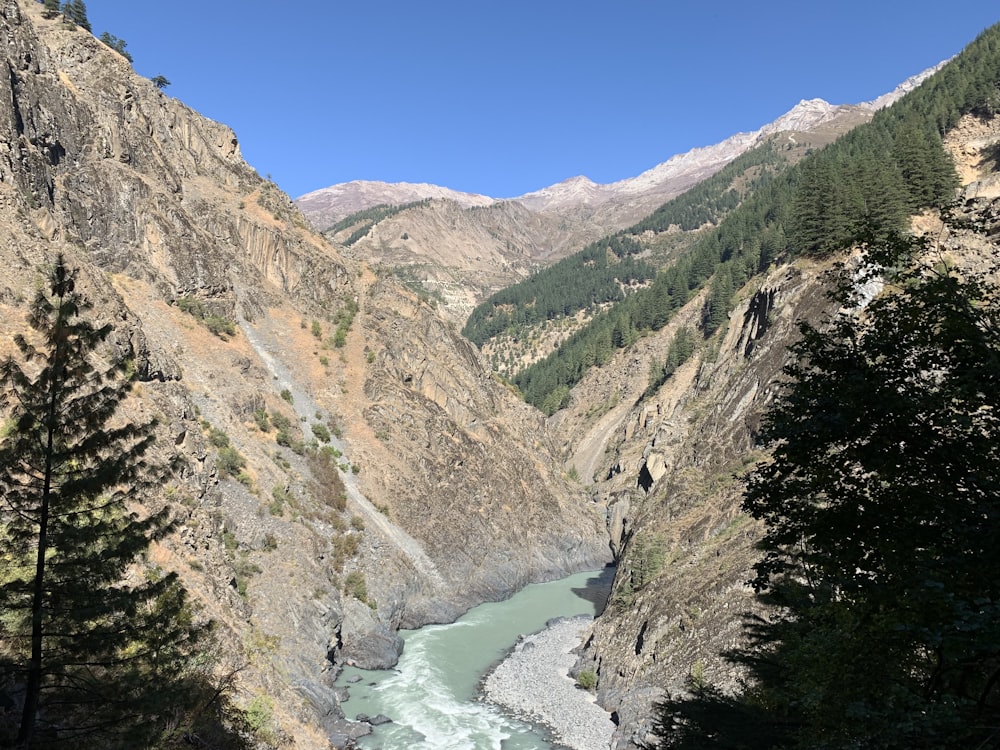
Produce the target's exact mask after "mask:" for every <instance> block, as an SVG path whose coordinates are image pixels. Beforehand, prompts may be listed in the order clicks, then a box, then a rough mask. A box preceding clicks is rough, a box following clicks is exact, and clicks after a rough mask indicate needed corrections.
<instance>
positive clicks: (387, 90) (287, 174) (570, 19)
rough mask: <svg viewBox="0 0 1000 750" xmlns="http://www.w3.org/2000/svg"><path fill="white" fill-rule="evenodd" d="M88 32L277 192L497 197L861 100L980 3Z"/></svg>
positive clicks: (398, 0)
mask: <svg viewBox="0 0 1000 750" xmlns="http://www.w3.org/2000/svg"><path fill="white" fill-rule="evenodd" d="M87 10H88V16H89V19H90V21H91V24H92V26H93V30H94V33H95V34H97V35H99V34H100V33H101V32H102V31H108V32H110V33H111V34H114V35H115V36H117V37H120V38H121V39H124V40H125V41H126V42H127V44H128V50H129V52H130V53H131V54H132V55H133V57H134V58H135V68H136V70H137V71H138V72H139V73H141V74H142V75H145V76H149V77H152V76H155V75H164V76H166V77H167V78H168V79H169V80H170V81H171V83H172V85H171V86H170V87H169V88H168V89H167V93H168V94H170V95H171V96H174V97H177V98H179V99H181V100H182V101H184V102H185V103H186V104H188V105H189V106H191V107H193V108H194V109H196V110H198V111H199V112H201V113H202V114H204V115H206V116H208V117H211V118H212V119H214V120H218V121H220V122H224V123H226V124H227V125H229V126H230V127H232V128H233V129H234V130H235V131H236V134H237V136H238V138H239V141H240V145H241V148H242V151H243V155H244V157H245V158H246V160H247V161H248V162H249V163H250V164H251V165H252V166H254V167H255V168H256V169H257V171H258V172H259V173H260V174H261V175H268V174H269V175H271V177H272V178H273V179H274V181H275V182H277V184H278V185H279V186H280V187H281V188H282V189H283V190H284V191H285V192H287V193H288V194H290V195H291V196H292V197H298V196H300V195H302V194H303V193H306V192H309V191H311V190H316V189H318V188H322V187H326V186H328V185H332V184H335V183H339V182H346V181H348V180H359V179H365V180H385V181H389V182H397V181H407V182H430V183H434V184H438V185H443V186H445V187H450V188H453V189H455V190H463V191H467V192H474V193H484V194H486V195H490V196H493V197H498V198H502V197H512V196H515V195H520V194H523V193H525V192H528V191H531V190H537V189H539V188H542V187H545V186H547V185H551V184H554V183H556V182H559V181H561V180H564V179H566V178H569V177H573V176H575V175H580V174H582V175H586V176H587V177H589V178H591V179H592V180H595V181H596V182H602V183H603V182H612V181H615V180H620V179H623V178H626V177H632V176H635V175H637V174H639V173H640V172H642V171H644V170H646V169H649V168H650V167H652V166H654V165H656V164H658V163H660V162H663V161H666V160H667V159H668V158H670V157H671V156H673V155H675V154H678V153H683V152H685V151H687V150H689V149H691V148H693V147H695V146H706V145H710V144H713V143H717V142H718V141H720V140H723V139H724V138H726V137H728V136H730V135H732V134H733V133H736V132H740V131H747V130H755V129H757V128H759V127H760V126H762V125H764V124H766V123H768V122H770V121H772V120H774V119H775V118H777V117H778V116H780V115H781V114H783V113H784V112H786V111H787V110H789V109H791V108H792V107H793V106H794V105H795V104H796V103H798V101H799V100H800V99H810V98H814V97H820V98H823V99H826V100H827V101H830V102H832V103H834V104H843V103H855V102H860V101H867V100H870V99H874V98H875V97H877V96H879V95H880V94H883V93H885V92H887V91H889V90H891V89H892V88H894V87H895V86H896V85H897V84H898V83H900V82H902V81H903V80H905V79H906V78H908V77H909V76H911V75H914V74H916V73H918V72H920V71H921V70H923V69H925V68H928V67H930V66H932V65H934V64H936V63H938V62H939V61H941V60H943V59H945V58H948V57H951V56H952V55H954V54H956V53H958V52H959V51H961V49H962V48H963V47H965V46H966V45H967V44H968V43H969V42H971V41H972V40H973V39H974V38H975V37H976V36H977V35H978V34H979V33H980V32H981V31H982V30H984V29H985V28H987V27H988V26H990V25H992V24H993V23H996V22H997V21H1000V9H998V8H997V7H995V6H993V3H992V2H974V3H952V4H950V5H949V4H947V3H941V2H940V0H934V2H926V1H925V0H911V1H910V2H906V3H902V2H883V0H864V1H863V2H857V1H855V0H841V2H839V3H813V2H801V0H796V2H786V1H785V0H779V1H776V2H768V1H767V0H765V2H758V3H747V2H729V1H728V0H727V1H726V2H714V3H713V2H702V3H694V2H690V3H688V2H670V1H668V0H617V1H614V0H603V1H601V2H596V1H594V0H573V1H572V2H570V0H531V1H530V2H529V1H527V0H502V1H499V2H498V1H497V0H490V1H489V2H486V1H485V0H422V1H417V2H415V1H414V0H405V1H404V0H381V1H380V0H302V1H301V2H287V1H286V2H276V1H274V2H263V1H262V0H249V1H248V0H243V1H242V2H237V1H236V0H199V1H198V2H193V1H192V0H170V1H169V2H152V1H151V0H88V2H87Z"/></svg>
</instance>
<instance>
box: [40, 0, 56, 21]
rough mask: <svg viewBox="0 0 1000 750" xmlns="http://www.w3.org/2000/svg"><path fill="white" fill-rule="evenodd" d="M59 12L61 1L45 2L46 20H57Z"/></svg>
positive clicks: (44, 12)
mask: <svg viewBox="0 0 1000 750" xmlns="http://www.w3.org/2000/svg"><path fill="white" fill-rule="evenodd" d="M59 12H60V11H59V0H45V7H44V9H43V10H42V15H43V16H44V17H45V18H55V17H56V16H58V15H59Z"/></svg>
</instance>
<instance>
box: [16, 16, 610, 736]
mask: <svg viewBox="0 0 1000 750" xmlns="http://www.w3.org/2000/svg"><path fill="white" fill-rule="evenodd" d="M41 11H42V6H41V5H40V4H38V3H35V2H31V1H29V0H21V1H19V2H16V1H15V0H4V1H3V2H2V4H0V35H2V38H3V41H4V46H3V50H4V51H3V53H2V55H3V56H2V58H0V59H2V60H3V64H4V65H5V66H6V72H5V75H3V76H0V225H2V227H3V232H2V233H0V262H2V263H3V265H4V268H5V273H4V274H3V276H2V277H0V327H2V331H0V333H2V334H3V343H2V349H3V351H7V350H9V348H10V346H9V342H10V337H11V335H12V334H14V333H16V332H18V331H20V330H23V328H24V327H25V325H26V324H25V317H24V313H25V310H26V305H27V301H28V300H30V299H31V298H32V296H33V294H34V289H35V288H36V285H37V284H38V283H39V282H40V280H41V279H43V278H44V277H45V273H46V269H47V268H48V267H49V266H50V264H51V263H52V261H53V259H54V257H55V255H56V253H58V252H62V253H64V254H65V255H66V256H67V258H68V259H69V262H70V264H71V265H72V266H75V267H78V268H79V269H80V282H79V283H80V286H81V287H82V288H83V289H84V290H85V292H86V294H87V295H88V296H89V297H90V298H91V299H92V300H93V301H94V302H95V304H96V309H95V313H94V314H95V315H96V317H97V318H98V319H99V320H101V321H111V322H113V323H114V325H115V333H114V343H113V345H114V347H115V348H116V349H117V350H118V351H119V352H120V353H123V354H126V355H127V356H130V357H132V358H134V359H135V362H136V368H137V371H138V373H139V376H140V382H139V383H137V384H136V386H135V388H134V392H133V398H131V399H130V403H129V409H130V410H131V411H132V413H134V414H143V415H147V416H154V415H155V416H157V417H158V421H159V424H160V425H161V427H160V430H159V435H158V440H157V446H158V447H157V458H158V459H159V460H160V461H161V462H162V463H163V464H164V465H168V466H170V467H172V469H171V473H170V474H169V475H168V476H167V477H166V479H165V480H164V482H163V485H162V492H159V493H156V494H155V495H152V496H149V497H145V498H142V502H143V503H144V505H145V506H146V507H150V508H155V507H162V506H163V505H168V506H170V508H171V510H172V511H173V512H174V514H175V515H176V516H177V517H178V518H179V519H180V521H181V523H180V526H179V529H178V531H177V533H176V534H174V535H173V536H171V537H170V538H168V539H165V540H163V541H162V542H160V543H158V544H156V545H155V547H154V548H153V550H152V552H151V562H154V563H155V564H157V565H160V566H163V567H165V568H168V569H173V570H177V571H178V572H179V573H180V575H181V577H182V579H183V581H184V582H185V584H186V585H187V586H188V588H189V589H190V590H191V592H192V595H193V597H194V598H195V600H196V601H197V602H198V603H199V604H200V606H201V608H202V610H203V612H204V614H205V615H206V616H210V617H212V618H214V619H216V620H217V621H218V622H219V623H220V624H221V625H222V628H221V631H222V634H223V640H224V648H223V657H224V660H225V661H227V662H228V663H229V666H230V667H235V666H243V667H244V669H243V670H242V671H240V672H239V677H238V685H237V694H236V695H235V698H236V701H237V703H239V704H242V705H246V704H247V703H249V702H250V701H251V700H252V699H254V697H255V696H266V697H267V698H269V699H270V700H273V706H274V715H273V717H272V718H271V719H270V722H269V726H268V731H269V732H271V735H272V736H276V737H279V738H282V737H283V738H285V740H286V741H287V743H292V742H294V745H295V747H297V748H327V747H330V746H331V744H333V745H336V746H341V745H343V744H344V743H345V742H346V741H347V737H348V735H349V734H350V733H352V732H354V731H356V730H357V727H354V726H352V725H348V724H347V723H345V722H343V721H342V720H341V719H340V718H339V711H338V699H337V695H336V691H335V690H334V689H333V686H332V677H333V675H334V674H335V672H336V669H337V666H338V665H339V664H341V663H343V662H345V661H346V660H354V661H355V662H357V663H359V664H362V665H367V666H379V665H387V664H390V663H392V662H393V661H394V659H395V656H396V654H397V651H398V648H399V645H398V639H397V638H396V636H395V630H396V628H398V627H400V626H410V627H412V626H416V625H419V624H422V623H425V622H431V621H444V620H450V619H451V618H453V617H455V616H456V615H457V614H458V613H460V612H462V611H463V610H465V609H466V608H468V607H469V606H471V605H473V604H475V603H478V602H480V601H483V600H486V599H497V598H501V597H504V596H506V595H508V594H510V593H511V592H513V591H514V590H516V589H517V588H519V587H521V586H522V585H523V584H525V583H527V582H529V581H532V580H539V579H543V578H549V577H553V576H557V575H560V574H563V573H566V572H569V571H572V570H579V569H582V568H585V567H587V568H590V567H595V566H599V565H600V564H602V563H603V562H605V561H606V559H607V558H608V557H609V552H608V545H607V541H606V533H605V531H604V526H605V524H604V517H603V509H600V508H598V507H597V506H596V505H595V504H594V502H593V501H592V500H591V499H590V498H589V497H588V496H587V495H586V494H585V493H584V492H582V491H581V489H580V488H579V487H578V486H576V485H574V484H573V483H571V482H569V481H567V480H566V479H565V478H564V477H563V474H562V469H561V466H560V464H559V462H557V461H556V460H555V459H554V458H553V457H552V456H553V455H554V454H553V451H552V450H551V448H552V443H551V440H550V437H549V433H548V430H547V426H546V425H545V423H544V422H543V420H542V419H541V418H540V417H539V416H538V415H537V413H535V412H533V411H532V410H530V409H529V408H528V407H527V406H525V405H524V404H523V403H521V402H520V401H519V400H518V399H517V398H516V397H515V396H514V395H513V394H511V393H510V392H509V391H508V390H507V389H506V388H504V387H503V386H502V385H500V384H498V383H497V382H496V381H495V380H494V379H493V377H492V376H491V374H490V373H489V372H488V371H487V370H486V369H484V367H483V365H482V363H481V361H480V359H479V356H478V353H477V352H476V351H475V349H474V348H473V347H472V346H471V345H469V344H468V343H467V342H466V341H465V340H464V339H462V338H461V337H460V336H459V335H458V333H457V332H456V331H455V330H454V329H453V327H452V326H450V325H448V324H447V323H446V322H444V321H442V320H441V318H440V317H439V316H438V315H437V314H436V313H435V312H434V310H433V309H432V308H431V306H429V305H428V304H426V303H424V302H422V301H420V299H419V298H418V297H417V295H415V294H413V293H412V292H410V291H408V290H407V289H405V288H403V287H402V286H400V285H398V284H396V283H395V282H393V281H392V280H389V279H379V278H376V277H375V276H374V275H373V274H372V273H371V272H370V271H369V270H368V269H367V267H366V266H365V265H364V264H363V263H360V262H357V261H355V260H353V259H351V258H347V257H344V255H343V254H342V252H341V248H338V247H335V246H333V245H331V244H330V243H329V242H328V241H327V240H326V239H324V238H323V237H321V236H320V235H318V234H317V233H316V232H315V231H313V230H312V228H311V227H310V226H309V225H308V223H307V222H306V221H305V219H304V218H303V217H302V215H301V214H300V213H299V211H298V209H296V207H295V206H294V205H293V203H292V202H291V200H290V199H289V198H288V197H287V196H285V195H284V194H282V193H281V192H280V191H279V190H278V189H277V188H276V186H274V185H273V184H271V183H270V182H268V181H266V180H264V179H261V178H260V177H259V176H258V175H257V174H256V173H255V172H254V171H253V170H252V169H250V168H249V167H248V166H247V165H246V163H245V162H244V161H243V159H242V158H241V156H240V150H239V144H238V142H237V139H236V137H235V135H234V134H233V132H232V131H231V130H229V129H228V128H227V127H225V126H223V125H220V124H218V123H215V122H212V121H209V120H207V119H205V118H203V117H201V116H199V115H198V114H197V113H195V112H193V111H191V110H190V109H189V108H187V107H186V106H184V105H183V104H182V103H181V102H179V101H177V100H175V99H172V98H170V97H169V96H167V95H165V94H164V93H163V92H162V91H159V90H157V89H156V87H155V86H154V85H153V84H152V83H151V82H150V81H148V80H146V79H144V78H141V77H139V76H137V75H136V74H135V73H134V72H133V71H132V69H131V66H130V65H129V63H128V61H127V60H125V59H124V58H123V57H121V56H120V55H119V54H117V53H116V52H114V51H112V50H111V49H109V48H108V47H106V46H105V45H103V44H101V43H100V42H99V41H98V40H96V39H95V38H94V37H93V36H91V35H90V34H89V33H87V32H85V31H83V30H82V29H79V28H72V27H71V26H68V25H66V24H65V23H64V22H63V21H62V20H61V19H59V18H56V19H51V20H47V19H44V18H43V17H42V15H41ZM338 315H339V317H338ZM220 324H221V325H220ZM227 327H231V328H232V332H231V333H226V328H227ZM338 328H339V333H338ZM210 329H214V330H216V331H217V332H218V333H219V335H216V334H214V333H213V332H212V330H210ZM219 433H224V434H225V435H226V436H228V440H229V441H230V443H231V445H232V446H233V447H234V448H235V449H237V450H238V451H239V452H240V453H241V454H242V455H243V456H244V457H245V459H246V467H245V469H244V470H243V472H242V473H240V474H239V476H238V477H233V476H228V475H225V474H224V473H220V471H219V469H218V468H217V466H216V448H215V447H213V445H212V442H211V441H210V440H209V438H210V437H212V438H213V439H216V438H217V436H218V434H219ZM331 433H332V434H331ZM327 436H329V440H330V446H331V450H334V451H336V453H335V454H334V455H336V456H337V463H339V464H340V467H339V468H336V467H333V468H331V467H330V466H326V467H324V466H322V465H321V464H319V463H318V462H317V461H316V460H315V459H314V458H311V457H310V455H311V454H312V453H314V452H315V451H314V449H313V448H310V444H312V445H313V446H316V447H318V444H319V443H321V442H322V443H324V444H325V442H326V440H327Z"/></svg>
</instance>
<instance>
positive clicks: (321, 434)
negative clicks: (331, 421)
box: [312, 422, 330, 443]
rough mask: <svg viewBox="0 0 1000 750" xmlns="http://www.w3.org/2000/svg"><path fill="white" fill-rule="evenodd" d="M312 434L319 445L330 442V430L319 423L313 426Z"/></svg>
mask: <svg viewBox="0 0 1000 750" xmlns="http://www.w3.org/2000/svg"><path fill="white" fill-rule="evenodd" d="M312 433H313V435H315V436H316V439H317V440H319V441H320V442H321V443H329V442H330V430H329V429H328V428H327V426H326V425H325V424H322V423H320V422H316V423H315V424H313V426H312Z"/></svg>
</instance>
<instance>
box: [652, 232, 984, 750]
mask: <svg viewBox="0 0 1000 750" xmlns="http://www.w3.org/2000/svg"><path fill="white" fill-rule="evenodd" d="M925 246H926V243H924V242H923V241H918V240H913V239H908V238H905V237H901V236H899V235H891V236H890V237H889V238H888V239H887V240H885V241H879V242H874V243H869V244H868V246H867V256H866V259H865V264H863V265H862V266H861V268H862V269H869V270H867V271H865V272H863V273H862V274H861V278H854V279H847V280H845V281H844V282H843V284H842V285H841V286H840V287H839V289H838V292H837V294H836V296H835V299H836V301H837V302H838V303H839V304H840V305H842V309H843V310H851V309H852V307H853V302H854V298H853V292H852V290H853V289H854V288H855V284H856V283H859V282H863V281H865V280H866V278H867V277H870V276H872V275H874V274H875V273H878V272H881V273H884V274H886V275H887V276H888V280H889V282H890V283H891V287H890V289H889V290H888V291H887V292H885V293H883V294H882V295H881V296H880V297H879V298H877V299H876V300H875V301H873V302H872V303H871V304H869V305H868V307H867V308H866V309H865V311H864V314H863V316H862V315H859V314H858V313H857V312H856V311H851V312H841V313H839V314H837V315H836V316H835V317H834V318H833V319H832V320H831V321H829V325H828V327H827V328H826V329H823V330H821V329H818V328H814V327H812V326H810V325H808V324H802V325H801V332H802V339H801V340H800V342H799V343H798V344H796V345H795V346H794V347H793V354H794V355H795V361H794V362H793V363H792V364H791V365H789V366H788V367H787V368H786V374H787V376H788V378H789V381H788V385H787V387H786V389H785V390H784V392H783V393H782V394H781V395H780V396H779V398H778V399H777V400H776V401H775V403H774V406H773V408H772V410H771V411H770V412H769V414H768V415H767V418H766V420H765V423H764V430H763V435H762V437H763V439H764V441H766V443H767V444H768V445H769V446H770V447H771V448H772V451H773V457H772V459H771V460H770V461H768V462H765V463H762V464H760V465H758V466H757V468H756V469H755V470H754V471H753V472H752V473H751V474H750V476H749V478H748V486H747V490H746V495H745V499H744V509H745V510H746V511H747V513H749V514H750V515H751V516H753V517H754V518H756V519H759V520H762V521H764V522H765V524H766V533H765V536H764V538H763V540H762V542H761V549H762V550H763V553H764V554H763V557H762V559H761V560H760V561H759V562H758V563H757V565H756V566H755V572H756V575H755V578H754V580H753V585H754V587H755V589H756V590H757V591H758V592H759V596H760V597H761V600H762V602H764V603H767V604H770V605H772V609H771V611H770V613H769V615H768V616H767V617H766V618H761V619H755V620H752V621H750V622H748V625H747V634H748V636H749V638H750V642H749V645H748V646H747V647H746V648H744V649H741V650H739V651H736V652H734V653H731V654H729V658H731V659H732V660H733V661H734V662H736V663H739V664H742V665H744V666H745V667H746V668H748V669H749V671H750V674H751V677H752V678H753V679H752V681H751V682H750V683H749V686H748V687H747V689H746V690H745V691H744V692H743V693H742V694H740V695H738V696H736V697H734V698H731V699H729V698H724V697H722V696H721V695H719V694H718V693H717V692H716V691H712V690H710V689H703V690H701V691H700V692H696V694H695V696H694V697H693V698H692V699H691V700H673V701H667V702H666V703H665V704H664V706H663V707H662V711H661V718H660V727H661V737H662V738H663V740H664V744H663V745H662V746H663V747H735V746H737V744H736V743H738V742H739V743H743V742H745V735H744V732H746V731H747V729H746V726H744V727H739V726H738V725H737V724H736V723H735V722H734V721H732V719H733V718H734V717H742V718H743V719H747V726H752V727H753V734H754V735H755V736H757V737H758V739H757V740H756V741H755V742H757V743H758V744H749V745H748V746H752V747H782V748H813V747H824V748H845V749H846V748H857V747H879V748H900V749H902V748H911V747H926V748H930V747H935V748H938V747H940V748H952V747H954V748H960V747H962V748H964V747H988V746H993V745H995V744H996V742H997V740H998V737H1000V735H998V730H997V727H1000V680H998V677H997V675H1000V582H998V580H997V578H996V576H994V575H993V574H992V571H994V570H996V569H997V567H998V565H1000V547H998V546H997V545H996V544H995V543H994V541H993V540H995V539H997V538H998V536H1000V493H998V492H997V487H998V486H1000V367H998V365H1000V288H998V287H997V286H996V285H995V284H994V283H993V282H991V281H989V280H988V279H987V276H985V275H982V276H981V275H979V274H978V273H976V272H973V271H969V270H964V271H963V272H962V273H957V272H955V271H953V270H951V269H948V268H947V267H942V266H941V265H940V264H933V263H928V264H926V265H924V264H923V263H916V264H914V262H913V257H914V256H916V257H921V258H922V257H923V251H924V250H925ZM993 262H994V266H993V267H991V268H989V269H988V271H989V273H990V274H996V272H997V270H998V268H997V266H996V261H995V255H994V260H993ZM845 719H848V720H845ZM730 729H731V730H732V734H728V732H729V731H730ZM706 738H711V739H712V743H707V742H706ZM699 742H700V743H701V744H698V743H699ZM739 746H743V745H739Z"/></svg>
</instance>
